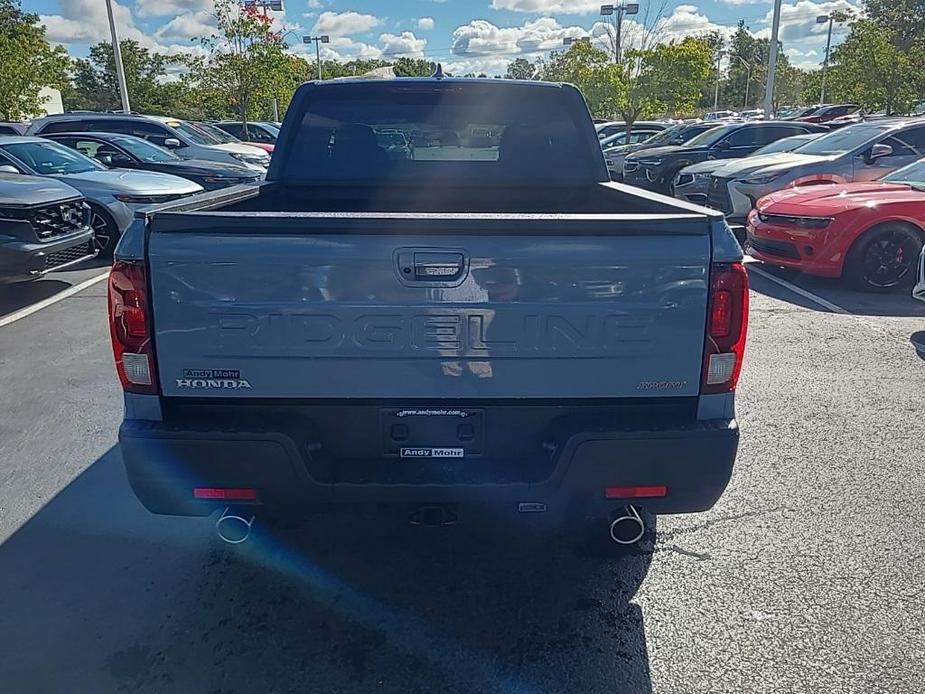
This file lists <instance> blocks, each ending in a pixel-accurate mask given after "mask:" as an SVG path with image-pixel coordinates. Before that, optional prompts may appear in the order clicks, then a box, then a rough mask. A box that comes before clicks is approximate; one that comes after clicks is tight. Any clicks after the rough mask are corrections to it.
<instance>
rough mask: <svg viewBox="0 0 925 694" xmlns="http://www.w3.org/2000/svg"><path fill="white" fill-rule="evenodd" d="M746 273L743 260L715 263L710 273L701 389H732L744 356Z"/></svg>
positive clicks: (746, 306)
mask: <svg viewBox="0 0 925 694" xmlns="http://www.w3.org/2000/svg"><path fill="white" fill-rule="evenodd" d="M747 329H748V274H747V273H746V272H745V266H744V265H742V263H714V264H713V265H712V268H711V273H710V299H709V305H708V315H707V340H706V345H705V347H704V350H703V383H702V384H701V392H702V393H727V392H729V391H732V390H735V387H736V383H738V381H739V374H740V373H741V371H742V358H743V357H744V356H745V334H746V331H747Z"/></svg>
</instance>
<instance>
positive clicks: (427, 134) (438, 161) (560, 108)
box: [282, 80, 606, 186]
mask: <svg viewBox="0 0 925 694" xmlns="http://www.w3.org/2000/svg"><path fill="white" fill-rule="evenodd" d="M300 106H301V109H302V113H301V118H300V119H299V120H298V125H297V126H296V127H297V128H298V132H297V133H292V131H291V130H290V131H289V134H288V135H287V137H289V141H288V147H287V149H286V151H287V153H288V154H287V157H286V158H285V160H284V163H283V165H282V166H283V175H282V178H284V179H285V180H287V181H289V182H311V183H313V184H316V185H320V184H343V183H346V182H359V181H370V182H375V181H381V180H383V179H386V178H388V181H389V183H390V184H399V185H401V184H411V185H413V184H419V183H421V182H432V181H434V180H435V178H436V179H440V180H446V179H454V180H456V181H458V182H459V183H462V184H468V185H487V184H491V183H507V184H509V185H520V186H529V185H535V184H537V183H552V184H554V185H585V184H587V183H591V182H596V181H599V180H606V178H605V177H604V176H603V175H602V173H605V172H606V169H605V168H604V167H603V156H602V154H601V149H600V144H599V140H598V138H597V134H596V132H595V131H594V128H593V126H591V124H590V119H588V118H587V107H586V106H585V104H584V102H583V100H582V99H581V96H580V95H579V94H578V93H577V91H575V90H574V89H573V88H571V87H561V86H550V87H546V88H543V89H528V88H523V87H522V86H520V85H514V84H493V83H472V82H471V81H467V82H465V83H463V82H455V81H453V80H446V81H440V82H436V83H435V82H433V81H430V80H428V81H426V82H424V81H420V82H418V81H404V80H403V81H402V82H383V83H369V82H357V83H348V82H345V83H340V84H329V85H318V86H316V87H315V88H313V89H311V90H308V91H307V92H306V98H304V99H303V103H302V104H301V105H300ZM598 164H599V165H600V168H598Z"/></svg>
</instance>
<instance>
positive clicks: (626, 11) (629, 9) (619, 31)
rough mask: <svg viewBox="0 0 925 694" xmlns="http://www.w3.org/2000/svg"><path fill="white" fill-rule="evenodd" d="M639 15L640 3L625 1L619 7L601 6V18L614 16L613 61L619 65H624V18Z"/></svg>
mask: <svg viewBox="0 0 925 694" xmlns="http://www.w3.org/2000/svg"><path fill="white" fill-rule="evenodd" d="M638 13H639V3H638V2H626V0H623V2H621V3H620V4H619V5H601V16H602V17H610V16H613V17H614V20H613V25H614V34H615V37H614V46H613V59H614V62H615V63H617V64H618V65H622V64H623V16H624V15H634V14H638Z"/></svg>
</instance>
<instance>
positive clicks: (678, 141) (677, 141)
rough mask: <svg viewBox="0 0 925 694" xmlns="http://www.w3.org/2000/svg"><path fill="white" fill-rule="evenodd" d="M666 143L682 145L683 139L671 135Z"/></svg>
mask: <svg viewBox="0 0 925 694" xmlns="http://www.w3.org/2000/svg"><path fill="white" fill-rule="evenodd" d="M668 144H669V145H683V144H684V140H683V139H681V138H680V137H673V138H671V139H670V140H668Z"/></svg>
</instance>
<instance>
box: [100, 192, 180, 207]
mask: <svg viewBox="0 0 925 694" xmlns="http://www.w3.org/2000/svg"><path fill="white" fill-rule="evenodd" d="M113 197H114V198H115V199H116V200H118V201H119V202H124V203H127V204H129V205H151V204H153V203H158V202H170V201H171V200H175V199H176V198H179V197H182V196H181V195H177V194H172V193H168V194H166V195H127V194H122V193H118V194H116V195H113Z"/></svg>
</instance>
